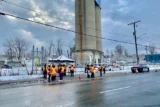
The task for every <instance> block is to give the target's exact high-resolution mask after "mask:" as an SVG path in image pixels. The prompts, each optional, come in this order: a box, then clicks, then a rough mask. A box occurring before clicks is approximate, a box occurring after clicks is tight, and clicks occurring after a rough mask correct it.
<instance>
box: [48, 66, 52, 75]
mask: <svg viewBox="0 0 160 107" xmlns="http://www.w3.org/2000/svg"><path fill="white" fill-rule="evenodd" d="M47 73H48V74H49V75H50V74H51V73H52V67H50V68H48V70H47Z"/></svg>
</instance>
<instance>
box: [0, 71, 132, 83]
mask: <svg viewBox="0 0 160 107" xmlns="http://www.w3.org/2000/svg"><path fill="white" fill-rule="evenodd" d="M126 74H131V72H112V73H107V75H105V76H103V77H96V78H94V79H91V78H89V79H88V78H86V77H84V78H85V79H81V80H78V79H73V80H64V81H56V82H52V83H48V82H47V81H46V82H45V81H44V79H40V78H38V79H32V80H14V81H5V82H0V85H10V84H15V85H16V84H24V83H27V84H31V83H38V84H37V85H41V84H46V85H49V84H62V83H68V82H70V83H71V82H72V83H73V82H81V81H88V80H99V79H104V78H107V77H112V76H120V75H126Z"/></svg>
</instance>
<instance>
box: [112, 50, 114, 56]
mask: <svg viewBox="0 0 160 107" xmlns="http://www.w3.org/2000/svg"><path fill="white" fill-rule="evenodd" d="M113 57H114V53H113V51H112V50H111V58H113Z"/></svg>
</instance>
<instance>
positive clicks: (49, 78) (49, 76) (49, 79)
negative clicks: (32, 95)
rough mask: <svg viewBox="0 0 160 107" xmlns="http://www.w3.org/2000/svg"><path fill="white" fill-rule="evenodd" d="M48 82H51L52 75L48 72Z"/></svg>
mask: <svg viewBox="0 0 160 107" xmlns="http://www.w3.org/2000/svg"><path fill="white" fill-rule="evenodd" d="M48 82H51V75H50V74H48Z"/></svg>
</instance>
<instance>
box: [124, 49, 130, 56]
mask: <svg viewBox="0 0 160 107" xmlns="http://www.w3.org/2000/svg"><path fill="white" fill-rule="evenodd" d="M124 55H125V57H129V53H128V50H127V49H125V50H124Z"/></svg>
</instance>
